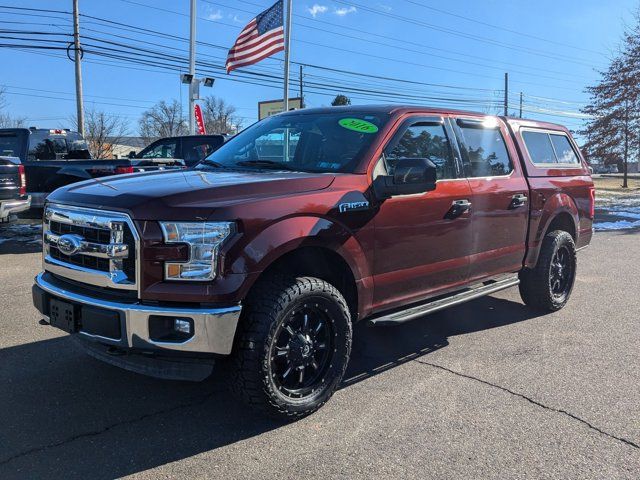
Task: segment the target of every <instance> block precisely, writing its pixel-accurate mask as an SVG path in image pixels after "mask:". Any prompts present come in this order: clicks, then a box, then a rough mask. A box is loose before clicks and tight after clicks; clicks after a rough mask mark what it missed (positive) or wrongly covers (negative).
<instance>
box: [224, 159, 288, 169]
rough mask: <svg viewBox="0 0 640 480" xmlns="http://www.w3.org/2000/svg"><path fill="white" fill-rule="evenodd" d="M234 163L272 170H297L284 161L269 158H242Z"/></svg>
mask: <svg viewBox="0 0 640 480" xmlns="http://www.w3.org/2000/svg"><path fill="white" fill-rule="evenodd" d="M236 165H240V166H241V167H264V168H270V169H273V170H289V171H297V170H296V169H295V168H292V167H290V166H289V165H285V164H284V163H280V162H273V161H271V160H243V161H241V162H237V163H236Z"/></svg>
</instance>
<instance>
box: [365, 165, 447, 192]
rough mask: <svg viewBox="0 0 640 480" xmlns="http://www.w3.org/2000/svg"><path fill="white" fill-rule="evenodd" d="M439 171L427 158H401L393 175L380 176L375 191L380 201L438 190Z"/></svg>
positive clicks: (375, 182) (376, 181)
mask: <svg viewBox="0 0 640 480" xmlns="http://www.w3.org/2000/svg"><path fill="white" fill-rule="evenodd" d="M436 180H437V169H436V166H435V165H434V163H433V162H432V161H431V160H429V159H427V158H399V159H398V160H396V164H395V168H394V172H393V175H380V176H378V177H377V178H376V179H375V181H374V183H373V189H374V191H375V193H376V196H377V197H378V198H380V199H385V198H389V197H393V196H394V195H413V194H416V193H425V192H430V191H432V190H435V189H436Z"/></svg>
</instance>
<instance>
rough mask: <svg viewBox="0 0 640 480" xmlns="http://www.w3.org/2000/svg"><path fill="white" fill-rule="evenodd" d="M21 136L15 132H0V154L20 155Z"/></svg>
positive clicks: (8, 155)
mask: <svg viewBox="0 0 640 480" xmlns="http://www.w3.org/2000/svg"><path fill="white" fill-rule="evenodd" d="M21 140H22V138H21V137H19V136H18V135H17V134H15V133H9V134H5V133H2V134H0V155H2V156H5V157H21V156H22V141H21Z"/></svg>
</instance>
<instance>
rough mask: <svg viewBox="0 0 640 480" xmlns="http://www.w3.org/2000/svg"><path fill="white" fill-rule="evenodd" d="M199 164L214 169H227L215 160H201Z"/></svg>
mask: <svg viewBox="0 0 640 480" xmlns="http://www.w3.org/2000/svg"><path fill="white" fill-rule="evenodd" d="M200 164H202V165H209V166H211V167H215V168H227V166H226V165H223V164H221V163H218V162H216V161H215V160H209V159H207V158H205V159H204V160H202V161H201V162H200Z"/></svg>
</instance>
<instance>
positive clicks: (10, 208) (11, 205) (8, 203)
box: [0, 197, 31, 219]
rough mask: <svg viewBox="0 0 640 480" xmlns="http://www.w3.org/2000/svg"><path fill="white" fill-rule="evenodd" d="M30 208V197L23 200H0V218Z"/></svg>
mask: <svg viewBox="0 0 640 480" xmlns="http://www.w3.org/2000/svg"><path fill="white" fill-rule="evenodd" d="M30 208H31V197H27V198H26V199H23V200H0V219H2V218H6V217H8V216H9V215H12V214H14V213H20V212H24V211H25V210H29V209H30Z"/></svg>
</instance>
